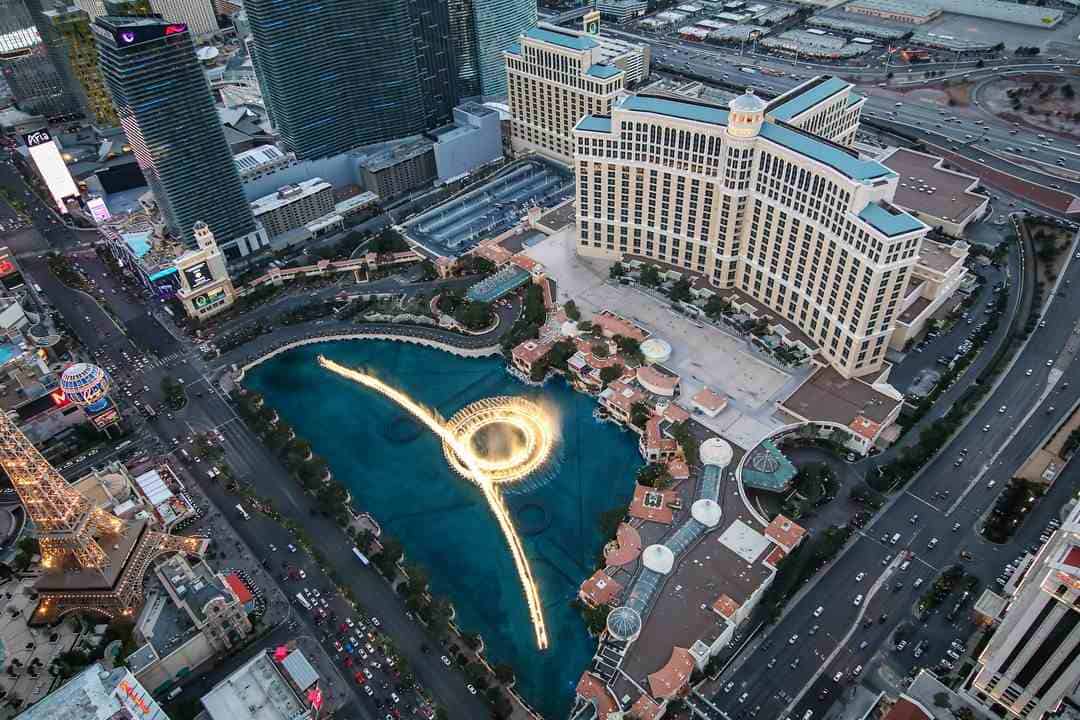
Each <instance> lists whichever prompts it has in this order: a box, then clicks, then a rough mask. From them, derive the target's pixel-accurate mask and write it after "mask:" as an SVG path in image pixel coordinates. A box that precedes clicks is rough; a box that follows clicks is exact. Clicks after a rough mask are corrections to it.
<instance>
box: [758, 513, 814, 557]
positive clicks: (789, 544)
mask: <svg viewBox="0 0 1080 720" xmlns="http://www.w3.org/2000/svg"><path fill="white" fill-rule="evenodd" d="M805 536H806V529H805V528H803V527H802V526H801V525H798V524H797V523H795V522H794V521H793V520H791V519H789V518H787V517H784V516H783V515H777V516H776V517H774V518H773V519H772V522H770V523H769V525H768V527H766V528H765V537H767V538H769V539H770V540H772V541H773V542H774V543H776V544H777V545H779V546H780V547H782V548H785V549H786V550H787V551H788V552H791V551H792V550H794V549H795V548H796V547H798V545H799V543H800V542H802V539H803V538H804V537H805Z"/></svg>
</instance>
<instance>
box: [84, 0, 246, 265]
mask: <svg viewBox="0 0 1080 720" xmlns="http://www.w3.org/2000/svg"><path fill="white" fill-rule="evenodd" d="M94 33H95V35H96V36H97V42H98V48H99V50H100V53H101V70H102V73H103V74H104V76H105V84H106V85H107V86H108V88H109V92H110V93H111V94H112V98H113V105H114V106H115V107H116V111H117V113H118V115H119V116H120V123H121V124H122V125H123V127H124V132H125V133H126V134H127V138H128V142H129V143H130V144H131V148H132V150H133V152H134V154H135V158H136V159H137V160H138V162H139V167H140V168H141V169H142V171H143V174H144V175H146V181H147V183H148V184H149V185H150V188H151V189H152V190H153V191H154V195H155V196H156V198H157V201H158V204H159V206H160V207H161V210H162V213H163V215H164V217H165V220H166V222H167V224H168V226H169V228H170V230H171V231H172V232H173V233H175V234H176V235H177V236H178V237H181V238H183V240H184V241H185V242H186V243H187V244H189V245H191V246H194V244H195V237H194V234H193V231H192V227H193V226H194V225H195V223H196V222H198V221H200V220H201V221H203V222H205V223H206V224H207V225H208V226H209V227H210V230H211V231H212V232H213V233H214V236H215V237H217V238H219V240H220V241H222V242H225V241H229V240H234V239H238V238H240V237H241V236H245V235H249V234H251V233H253V232H254V231H255V220H254V218H253V217H252V214H251V207H250V206H249V205H248V202H247V200H246V199H245V197H244V193H243V190H242V189H241V186H240V177H239V176H238V175H237V172H236V165H235V164H234V163H233V157H232V153H231V152H230V150H229V145H228V143H227V142H226V141H225V134H224V132H223V130H222V129H221V123H220V122H219V120H218V114H217V110H215V109H214V102H213V99H212V98H211V95H210V87H209V85H208V84H207V82H206V76H205V75H204V74H203V71H202V68H200V67H199V62H198V60H197V59H196V57H195V47H194V45H193V44H192V41H191V36H190V34H189V33H188V30H187V26H185V25H183V24H178V23H167V22H165V21H163V20H159V19H155V18H133V17H113V16H108V15H106V16H102V17H99V18H98V19H97V20H96V21H95V23H94Z"/></svg>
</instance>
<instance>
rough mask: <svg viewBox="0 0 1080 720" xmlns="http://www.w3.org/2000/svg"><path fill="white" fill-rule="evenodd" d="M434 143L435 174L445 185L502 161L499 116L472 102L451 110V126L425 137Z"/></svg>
mask: <svg viewBox="0 0 1080 720" xmlns="http://www.w3.org/2000/svg"><path fill="white" fill-rule="evenodd" d="M428 137H430V138H431V139H432V140H434V141H435V146H434V148H433V152H434V153H435V172H436V174H437V175H438V177H439V182H443V183H445V182H449V181H451V180H453V179H456V178H461V177H463V176H465V175H468V174H469V173H471V172H473V171H474V170H476V169H477V168H479V167H482V166H483V165H486V164H488V163H491V162H495V161H496V160H499V159H500V158H502V156H503V154H502V121H501V120H499V113H498V112H497V111H495V110H493V109H491V108H489V107H486V106H484V105H481V104H480V103H476V102H467V103H463V104H461V105H458V106H457V107H456V108H454V122H452V123H450V124H449V125H444V126H442V127H440V128H436V129H435V130H432V131H431V132H429V133H428Z"/></svg>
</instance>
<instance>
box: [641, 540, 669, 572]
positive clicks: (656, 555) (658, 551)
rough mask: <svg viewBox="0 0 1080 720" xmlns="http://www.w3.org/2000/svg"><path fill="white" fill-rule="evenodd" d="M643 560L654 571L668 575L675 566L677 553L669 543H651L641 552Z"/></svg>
mask: <svg viewBox="0 0 1080 720" xmlns="http://www.w3.org/2000/svg"><path fill="white" fill-rule="evenodd" d="M641 562H642V563H643V564H644V565H645V567H647V568H648V569H650V570H652V571H653V572H656V573H660V574H661V575H667V574H668V573H669V572H671V569H672V568H673V567H675V553H673V552H671V548H669V547H668V546H667V545H650V546H649V547H647V548H645V552H643V553H642V554H641Z"/></svg>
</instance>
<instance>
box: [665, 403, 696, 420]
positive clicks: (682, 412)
mask: <svg viewBox="0 0 1080 720" xmlns="http://www.w3.org/2000/svg"><path fill="white" fill-rule="evenodd" d="M664 419H665V420H668V421H670V422H673V423H681V422H682V421H684V420H689V419H690V413H688V412H687V411H686V408H684V407H683V406H682V405H679V404H678V403H668V406H667V407H666V408H664Z"/></svg>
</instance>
